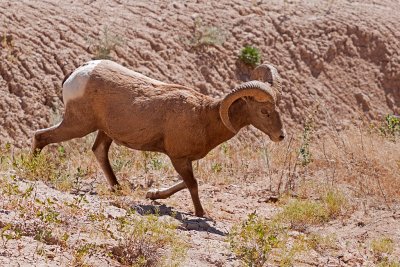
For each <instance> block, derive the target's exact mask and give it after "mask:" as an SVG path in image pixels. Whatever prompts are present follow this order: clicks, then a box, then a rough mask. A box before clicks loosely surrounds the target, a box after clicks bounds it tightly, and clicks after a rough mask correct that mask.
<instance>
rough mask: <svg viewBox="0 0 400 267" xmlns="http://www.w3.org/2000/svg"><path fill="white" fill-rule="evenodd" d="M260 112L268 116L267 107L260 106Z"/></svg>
mask: <svg viewBox="0 0 400 267" xmlns="http://www.w3.org/2000/svg"><path fill="white" fill-rule="evenodd" d="M261 113H262V114H263V115H266V116H267V117H269V112H268V110H267V109H265V108H262V109H261Z"/></svg>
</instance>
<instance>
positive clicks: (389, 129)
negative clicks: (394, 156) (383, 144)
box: [379, 114, 400, 138]
mask: <svg viewBox="0 0 400 267" xmlns="http://www.w3.org/2000/svg"><path fill="white" fill-rule="evenodd" d="M379 130H380V132H381V133H382V134H383V135H384V136H387V137H390V138H394V137H395V136H398V135H400V117H399V116H395V115H390V114H388V115H386V117H385V120H384V122H383V123H382V126H381V127H380V128H379Z"/></svg>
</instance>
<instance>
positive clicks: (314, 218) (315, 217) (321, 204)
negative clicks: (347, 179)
mask: <svg viewBox="0 0 400 267" xmlns="http://www.w3.org/2000/svg"><path fill="white" fill-rule="evenodd" d="M347 204H348V202H347V199H346V198H345V196H344V195H343V193H341V192H340V191H339V190H329V191H327V192H326V193H325V194H324V195H323V196H322V199H321V201H316V200H299V199H293V200H289V202H288V203H287V204H286V205H285V206H284V207H283V211H282V212H281V213H280V214H278V218H279V219H280V220H281V221H282V222H285V221H286V222H289V223H290V226H291V228H292V229H296V230H300V231H304V230H305V229H306V228H307V227H308V226H309V225H318V224H322V223H324V222H327V221H329V220H331V219H334V218H336V217H337V216H339V215H340V214H342V212H343V211H344V210H345V208H346V207H347Z"/></svg>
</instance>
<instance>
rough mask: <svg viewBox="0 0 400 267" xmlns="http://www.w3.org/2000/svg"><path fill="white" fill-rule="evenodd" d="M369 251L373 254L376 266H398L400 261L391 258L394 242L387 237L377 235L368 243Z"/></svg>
mask: <svg viewBox="0 0 400 267" xmlns="http://www.w3.org/2000/svg"><path fill="white" fill-rule="evenodd" d="M370 247H371V251H372V253H373V254H374V260H375V263H376V266H380V267H399V266H400V261H399V260H398V259H397V260H395V259H392V258H391V255H392V253H393V251H394V248H395V244H394V241H393V239H391V238H389V237H379V238H376V239H373V240H372V241H371V244H370Z"/></svg>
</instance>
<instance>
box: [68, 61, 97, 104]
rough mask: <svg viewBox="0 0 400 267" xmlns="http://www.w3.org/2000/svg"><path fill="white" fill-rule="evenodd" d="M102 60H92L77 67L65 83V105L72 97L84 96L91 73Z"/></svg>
mask: <svg viewBox="0 0 400 267" xmlns="http://www.w3.org/2000/svg"><path fill="white" fill-rule="evenodd" d="M100 62H101V60H92V61H89V62H87V63H86V64H85V65H82V66H80V67H79V68H77V69H76V70H75V71H74V72H73V73H72V74H71V75H70V76H69V77H68V79H67V80H66V81H65V82H64V85H63V100H64V105H66V104H67V102H68V101H69V100H71V99H76V98H79V97H82V96H83V94H84V93H85V88H86V84H87V82H88V81H89V78H90V75H91V74H92V71H93V70H94V68H95V67H96V66H97V64H99V63H100Z"/></svg>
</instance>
